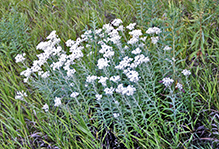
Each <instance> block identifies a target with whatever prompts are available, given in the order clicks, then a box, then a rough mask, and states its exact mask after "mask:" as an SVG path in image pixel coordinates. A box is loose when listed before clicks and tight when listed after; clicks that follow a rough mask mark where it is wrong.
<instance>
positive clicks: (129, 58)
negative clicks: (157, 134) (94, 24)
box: [16, 19, 191, 134]
mask: <svg viewBox="0 0 219 149" xmlns="http://www.w3.org/2000/svg"><path fill="white" fill-rule="evenodd" d="M121 24H122V20H120V19H115V20H114V21H112V22H111V23H108V24H105V25H103V27H102V28H99V29H97V28H93V29H91V30H87V31H85V33H84V34H83V35H81V36H80V37H78V38H77V39H76V40H72V39H69V40H67V41H66V42H65V44H66V46H67V47H68V49H67V50H69V52H66V49H63V48H62V47H61V45H60V42H61V40H60V38H58V36H57V35H56V32H55V31H52V32H51V34H50V35H49V36H48V37H47V38H46V39H47V41H44V42H40V43H39V44H38V45H37V47H36V49H38V50H41V51H42V53H40V54H38V55H37V58H38V59H37V60H35V61H33V64H32V66H31V67H30V68H26V69H25V70H24V71H23V72H21V75H23V76H25V78H24V82H27V83H28V82H29V83H30V84H32V85H34V86H36V88H37V89H39V90H40V91H41V93H42V94H43V95H44V96H45V98H46V99H48V100H50V101H52V102H47V103H50V104H53V105H47V104H45V105H44V106H43V108H42V109H44V110H45V111H49V110H52V108H50V109H49V108H48V107H53V109H55V108H59V109H60V110H61V109H62V108H64V107H65V106H67V107H71V108H72V111H71V112H72V113H74V108H77V109H78V111H80V112H82V113H84V115H83V117H84V119H85V121H86V122H87V123H89V120H90V118H88V113H90V111H92V115H91V114H90V115H89V117H92V119H96V120H97V123H98V124H97V125H101V124H103V126H104V127H109V126H110V125H111V124H114V125H115V127H116V129H115V131H117V133H119V134H123V133H124V132H125V130H128V129H130V127H134V126H130V122H133V123H136V126H139V128H141V127H142V128H145V129H148V128H149V126H150V119H151V117H150V115H156V116H158V117H160V118H161V117H163V116H164V115H165V114H164V115H163V113H164V111H165V112H166V115H165V117H169V118H170V119H173V120H174V125H176V123H178V119H179V115H180V113H181V111H183V110H184V109H185V108H186V107H182V106H181V99H183V98H184V92H182V90H183V91H184V90H185V91H186V88H187V86H186V85H185V84H184V82H183V79H181V77H180V74H181V73H180V68H178V66H177V59H175V58H174V57H175V56H176V55H173V53H174V50H175V49H174V48H171V47H174V46H173V45H171V47H169V46H167V44H168V45H170V42H168V41H166V39H165V38H164V37H165V36H164V35H163V34H164V33H163V32H162V29H160V28H158V27H153V28H148V29H147V30H140V29H135V28H136V25H137V24H136V23H131V24H129V25H128V26H123V25H121ZM154 35H155V36H154ZM158 41H159V42H158ZM151 43H153V44H151ZM67 53H69V54H67ZM21 60H22V61H23V60H24V58H22V57H21V56H20V55H18V56H17V58H16V61H17V62H19V61H21ZM182 73H183V74H184V75H185V76H186V77H187V78H188V76H189V74H190V73H191V72H190V71H187V70H183V71H182ZM161 99H163V100H161ZM170 104H171V105H172V107H173V109H170V108H169V107H168V106H169V105H170ZM165 106H166V108H164V107H165ZM84 107H89V108H84ZM183 108H184V109H183ZM164 109H165V110H164ZM156 118H157V117H155V120H154V121H157V120H156ZM157 122H158V123H159V121H157Z"/></svg>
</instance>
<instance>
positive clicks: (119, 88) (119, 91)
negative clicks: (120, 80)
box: [116, 84, 125, 93]
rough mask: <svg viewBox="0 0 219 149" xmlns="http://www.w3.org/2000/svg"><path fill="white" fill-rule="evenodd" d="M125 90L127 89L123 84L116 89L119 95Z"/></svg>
mask: <svg viewBox="0 0 219 149" xmlns="http://www.w3.org/2000/svg"><path fill="white" fill-rule="evenodd" d="M124 90H125V88H124V87H123V84H119V85H118V86H117V88H116V92H117V93H122V92H123V91H124Z"/></svg>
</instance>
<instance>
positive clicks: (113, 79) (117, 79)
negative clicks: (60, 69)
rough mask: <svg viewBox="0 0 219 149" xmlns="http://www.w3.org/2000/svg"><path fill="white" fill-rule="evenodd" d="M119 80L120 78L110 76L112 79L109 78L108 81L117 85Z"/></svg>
mask: <svg viewBox="0 0 219 149" xmlns="http://www.w3.org/2000/svg"><path fill="white" fill-rule="evenodd" d="M120 80H121V79H120V76H112V77H110V81H113V82H115V83H117V82H118V81H120Z"/></svg>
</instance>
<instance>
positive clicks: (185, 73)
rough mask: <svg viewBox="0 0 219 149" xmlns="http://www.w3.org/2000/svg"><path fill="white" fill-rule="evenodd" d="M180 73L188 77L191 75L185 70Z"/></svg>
mask: <svg viewBox="0 0 219 149" xmlns="http://www.w3.org/2000/svg"><path fill="white" fill-rule="evenodd" d="M182 73H183V74H184V76H189V75H190V74H191V72H190V71H189V70H187V69H184V70H183V71H182Z"/></svg>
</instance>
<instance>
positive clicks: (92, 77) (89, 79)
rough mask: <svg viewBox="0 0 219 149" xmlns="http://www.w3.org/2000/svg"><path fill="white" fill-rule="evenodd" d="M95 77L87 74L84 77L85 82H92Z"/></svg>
mask: <svg viewBox="0 0 219 149" xmlns="http://www.w3.org/2000/svg"><path fill="white" fill-rule="evenodd" d="M96 79H98V77H97V76H90V75H89V76H87V79H86V82H87V83H91V82H94V81H95V80H96Z"/></svg>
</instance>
